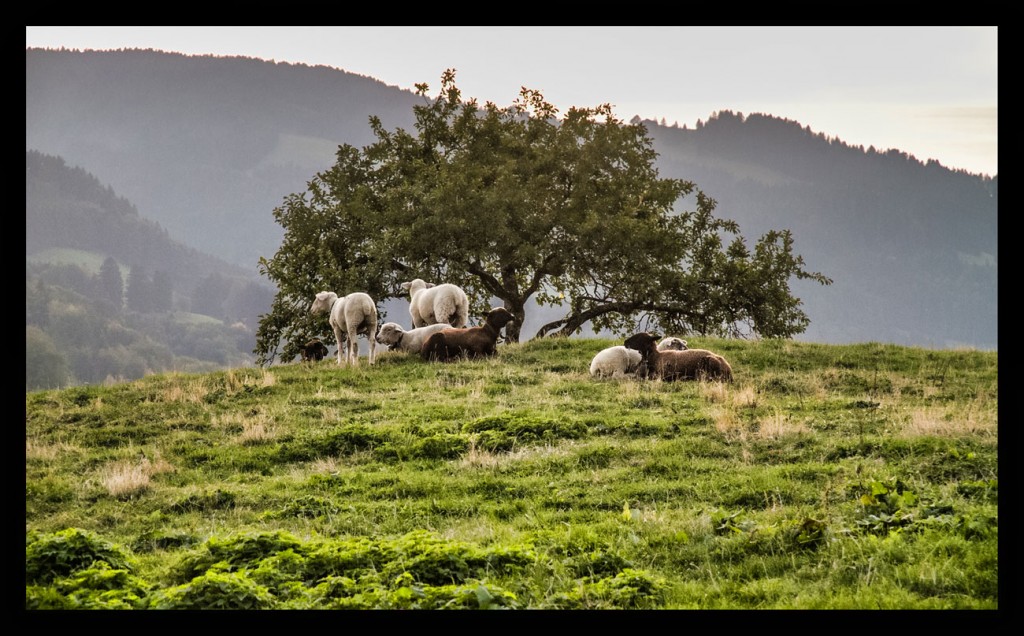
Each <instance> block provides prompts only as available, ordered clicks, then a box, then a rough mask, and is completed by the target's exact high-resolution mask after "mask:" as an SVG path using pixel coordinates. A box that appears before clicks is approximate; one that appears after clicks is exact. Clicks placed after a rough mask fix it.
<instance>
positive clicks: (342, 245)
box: [256, 70, 831, 363]
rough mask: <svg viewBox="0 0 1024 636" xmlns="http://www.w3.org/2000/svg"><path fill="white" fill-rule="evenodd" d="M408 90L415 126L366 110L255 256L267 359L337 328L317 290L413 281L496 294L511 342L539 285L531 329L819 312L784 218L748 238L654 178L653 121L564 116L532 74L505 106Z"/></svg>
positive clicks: (760, 330)
mask: <svg viewBox="0 0 1024 636" xmlns="http://www.w3.org/2000/svg"><path fill="white" fill-rule="evenodd" d="M416 90H417V93H418V94H419V95H420V96H422V97H423V99H424V103H423V104H421V105H418V106H416V107H414V114H415V130H414V131H412V132H410V131H406V130H404V129H397V130H394V131H388V130H385V129H384V127H383V126H382V124H381V122H380V120H379V119H377V118H376V117H371V118H370V126H371V129H372V131H373V133H374V135H375V136H376V139H377V140H376V142H374V143H372V144H370V145H368V146H366V147H364V148H362V149H357V148H355V147H352V146H350V145H342V146H340V147H339V148H338V151H337V155H336V159H337V160H336V162H335V164H334V166H333V167H331V168H330V169H328V170H326V171H324V172H321V173H319V174H317V175H316V176H315V177H314V178H313V179H312V180H311V181H310V182H309V184H308V190H307V191H306V192H303V193H297V194H292V195H289V196H288V197H286V198H285V201H284V203H283V205H282V206H280V207H278V208H277V209H275V210H274V216H275V218H276V219H277V222H278V223H280V224H281V225H282V227H283V228H284V230H285V236H284V240H283V243H282V245H281V247H280V249H279V250H278V252H277V253H276V254H275V255H274V257H273V258H271V259H269V260H268V259H265V258H264V259H260V269H261V272H262V273H264V274H265V275H266V276H268V277H269V278H270V279H271V280H273V281H274V282H275V283H276V285H277V288H278V293H277V296H276V297H275V299H274V302H273V305H272V308H271V312H270V313H269V314H267V315H264V316H263V318H262V320H261V323H260V328H259V332H258V334H257V349H256V353H257V355H258V356H259V359H260V361H261V362H264V363H266V362H269V361H272V360H273V359H274V357H275V355H276V354H277V352H278V349H279V348H280V347H281V346H282V343H283V349H282V350H281V354H282V356H283V357H284V358H285V359H291V358H292V357H293V356H294V355H295V354H296V352H297V349H296V347H297V344H298V343H300V342H301V341H304V339H305V338H306V337H307V336H310V335H321V336H325V337H327V338H330V334H329V332H328V330H327V328H326V321H324V320H323V319H322V317H319V318H317V317H313V316H310V315H309V312H308V307H309V303H310V301H311V300H312V298H313V296H314V295H315V293H316V292H317V291H320V290H331V291H335V292H337V293H338V294H339V295H344V294H346V293H351V292H353V291H365V292H367V293H369V294H370V295H371V296H373V297H374V298H375V299H376V300H378V301H381V300H384V299H386V298H392V297H401V296H403V292H402V290H401V288H400V285H399V284H400V283H401V282H402V281H403V280H410V279H412V278H417V277H418V278H423V279H425V280H428V281H431V282H435V283H441V282H449V283H455V284H458V285H460V286H462V287H463V288H464V289H465V290H466V292H467V293H468V294H469V296H470V299H471V304H472V305H473V309H474V311H479V312H482V311H484V310H486V309H487V308H488V306H489V305H490V304H491V301H492V299H493V298H497V299H499V301H500V302H501V303H502V304H503V305H504V306H505V308H507V309H508V310H509V311H511V312H512V313H513V315H515V316H516V319H517V322H516V323H515V324H513V325H510V326H509V327H507V328H506V333H507V336H508V337H509V339H510V340H513V341H517V340H518V339H519V328H520V326H521V325H522V323H523V319H524V317H525V315H526V307H527V301H529V300H530V299H531V298H532V299H534V300H535V301H536V302H538V303H540V304H546V305H551V306H558V307H563V308H564V309H565V315H564V316H563V317H562V318H560V319H559V320H556V321H553V322H551V323H549V324H547V325H544V326H543V327H542V328H541V329H540V331H539V332H538V334H537V335H538V336H544V335H548V334H552V333H557V334H560V335H569V334H573V333H578V332H579V331H580V329H581V328H582V327H583V325H585V324H587V323H591V324H592V325H593V326H594V327H595V328H597V329H610V330H612V331H614V332H616V333H621V334H625V333H627V332H629V331H631V330H635V329H637V328H638V327H639V326H641V325H642V326H644V327H648V328H661V329H665V330H669V331H672V332H673V333H680V334H688V333H700V334H728V335H759V336H765V337H788V336H791V335H794V334H796V333H800V332H802V331H803V330H804V329H806V327H807V325H808V324H809V320H808V318H807V316H806V315H805V314H804V313H803V312H802V311H801V310H800V305H801V302H800V300H799V299H797V298H794V297H793V296H792V295H791V293H790V290H789V281H790V280H791V279H792V278H793V277H797V278H811V279H814V280H816V281H818V282H820V283H822V284H829V283H831V281H830V280H829V279H828V278H826V277H825V276H823V275H821V274H819V273H815V272H809V271H807V270H806V269H805V268H804V262H803V259H802V258H801V257H800V256H798V255H796V254H794V253H793V237H792V235H791V234H790V232H789V231H788V230H783V231H772V232H769V233H767V234H766V235H764V236H763V237H762V238H761V240H760V241H759V242H758V243H757V245H756V246H755V248H754V250H753V251H752V252H751V250H750V249H748V247H747V246H746V243H745V241H744V239H743V238H742V236H740V235H739V227H738V226H737V224H736V223H734V222H732V221H729V220H725V219H719V218H716V217H715V216H714V208H715V202H714V200H712V199H711V198H710V197H707V196H706V195H705V194H704V193H703V192H701V191H700V190H699V189H697V187H696V186H695V184H693V183H692V182H689V181H684V180H679V179H666V178H661V177H659V176H658V172H657V170H656V169H655V167H654V162H655V159H656V156H657V155H656V153H655V151H654V149H653V144H652V140H651V139H650V138H649V137H648V136H647V130H646V128H644V126H643V125H642V124H626V123H624V122H622V121H621V120H619V119H617V118H616V117H615V116H614V115H613V114H612V110H611V107H610V106H609V105H607V104H605V105H601V106H597V107H595V108H571V109H569V111H568V112H567V113H565V115H564V116H563V117H559V116H558V111H557V109H555V108H554V106H552V105H551V104H550V103H548V102H546V101H545V100H544V98H543V96H542V95H541V94H540V93H539V92H537V91H534V90H529V89H526V88H524V89H522V91H521V92H520V97H519V99H517V100H516V101H515V102H514V103H513V104H512V105H511V106H508V107H505V108H499V107H498V106H496V105H494V104H493V103H490V102H488V103H486V104H484V105H483V106H481V105H479V104H478V103H477V101H476V100H474V99H463V97H462V94H461V92H460V91H459V89H458V88H457V87H456V84H455V73H454V71H452V70H449V71H446V72H445V73H444V75H443V76H442V79H441V90H440V93H439V94H438V96H437V97H436V98H430V97H429V96H428V86H427V85H426V84H418V85H417V86H416ZM681 204H688V205H692V206H693V209H692V210H685V209H677V207H678V206H680V205H681ZM728 235H734V236H733V238H732V239H731V240H729V241H726V238H727V237H728Z"/></svg>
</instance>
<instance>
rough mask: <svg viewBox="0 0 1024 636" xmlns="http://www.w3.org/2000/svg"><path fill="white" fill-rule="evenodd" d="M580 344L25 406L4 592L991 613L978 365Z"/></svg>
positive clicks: (316, 369) (33, 603) (948, 357)
mask: <svg viewBox="0 0 1024 636" xmlns="http://www.w3.org/2000/svg"><path fill="white" fill-rule="evenodd" d="M688 340H690V345H691V346H692V347H695V348H696V347H706V348H710V349H712V350H715V351H718V352H720V353H722V354H723V355H725V356H726V357H727V358H728V359H729V361H730V362H731V363H732V366H733V370H734V372H735V376H736V381H735V382H734V383H732V384H725V385H723V384H718V383H707V382H683V383H675V384H670V383H663V382H658V381H654V382H651V381H637V380H631V379H630V380H597V379H593V378H591V377H590V376H589V375H588V373H587V369H588V366H589V362H590V359H591V358H592V356H593V355H594V354H595V353H596V352H597V351H599V350H600V349H602V348H604V347H606V346H611V345H613V344H618V343H617V342H615V341H610V340H599V339H578V340H577V339H574V340H563V339H558V340H545V341H536V342H529V343H525V344H514V345H506V346H504V347H500V348H499V355H498V356H497V357H496V358H494V359H491V360H485V361H474V362H462V363H454V364H448V365H440V364H427V363H424V362H422V361H420V360H419V359H417V358H412V357H408V356H406V355H405V354H400V353H397V352H388V353H385V354H384V355H382V356H381V357H380V359H379V361H378V364H377V365H375V366H373V367H370V366H368V365H366V363H365V358H363V359H362V364H361V365H360V366H358V367H354V368H339V367H338V366H337V365H336V364H335V363H334V362H333V361H330V360H328V361H324V362H322V363H318V364H310V363H294V364H284V365H276V366H271V367H268V368H264V369H255V368H244V369H234V370H227V371H222V372H215V373H209V374H163V375H153V376H148V377H146V378H143V379H141V380H137V381H133V382H128V383H123V384H119V385H115V386H109V387H101V386H87V387H76V388H71V389H66V390H62V391H42V392H32V393H27V394H26V399H25V403H26V534H27V536H26V576H27V581H26V582H27V590H26V606H27V607H30V608H55V607H69V608H70V607H108V608H125V609H127V608H213V607H220V608H236V609H255V608H324V609H329V608H392V609H396V608H478V607H510V608H557V609H568V608H607V609H618V608H656V609H662V608H692V609H713V608H717V609H726V608H728V609H740V608H761V609H770V608H817V609H826V608H827V609H834V608H872V609H876V608H890V609H896V608H902V609H909V608H915V609H948V608H976V609H997V608H998V594H997V592H998V590H997V588H998V581H999V569H998V504H997V500H998V465H997V457H998V434H997V410H998V387H997V384H998V383H997V379H998V373H997V363H998V360H997V354H996V353H995V352H983V351H975V350H944V351H937V350H928V349H921V348H909V347H900V346H894V345H882V344H875V343H868V344H858V345H817V344H810V343H799V342H792V341H762V342H748V341H732V340H714V339H699V338H688Z"/></svg>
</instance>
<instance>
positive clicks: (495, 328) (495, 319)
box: [420, 307, 515, 362]
mask: <svg viewBox="0 0 1024 636" xmlns="http://www.w3.org/2000/svg"><path fill="white" fill-rule="evenodd" d="M514 321H515V316H513V315H512V312H510V311H509V310H507V309H505V308H504V307H495V308H494V309H492V310H491V311H489V312H488V313H487V317H486V319H485V320H484V324H483V325H481V326H479V327H467V328H464V329H454V328H452V329H443V330H441V331H438V332H437V333H435V334H433V335H431V336H430V337H429V338H427V339H426V341H425V342H424V343H423V347H422V348H421V349H420V355H421V356H422V357H423V359H424V360H427V361H430V360H440V361H442V362H444V361H447V360H455V359H458V358H461V357H463V356H465V357H467V358H480V357H484V356H492V355H494V353H495V344H496V343H497V342H498V334H499V333H500V332H501V329H502V328H503V327H504V326H505V325H507V324H508V323H510V322H514Z"/></svg>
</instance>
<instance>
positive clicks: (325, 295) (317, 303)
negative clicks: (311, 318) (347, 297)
mask: <svg viewBox="0 0 1024 636" xmlns="http://www.w3.org/2000/svg"><path fill="white" fill-rule="evenodd" d="M337 299H338V295H337V294H335V293H334V292H328V291H322V292H318V293H317V295H316V298H315V299H314V300H313V304H312V306H310V308H309V311H310V313H313V314H320V313H325V312H328V311H330V310H331V306H332V305H333V304H334V301H335V300H337Z"/></svg>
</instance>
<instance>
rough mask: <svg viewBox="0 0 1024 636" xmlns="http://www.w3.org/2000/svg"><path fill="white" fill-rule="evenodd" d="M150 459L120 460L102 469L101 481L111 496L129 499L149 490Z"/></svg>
mask: <svg viewBox="0 0 1024 636" xmlns="http://www.w3.org/2000/svg"><path fill="white" fill-rule="evenodd" d="M149 482H150V473H149V461H148V460H143V461H141V462H131V461H124V460H123V461H118V462H114V463H113V464H108V465H107V466H105V467H104V468H103V469H102V470H101V471H100V483H101V484H102V485H103V487H104V488H105V489H106V491H107V493H108V494H110V496H111V497H115V498H117V499H129V498H131V497H134V496H135V495H141V494H142V493H144V492H146V491H147V490H149Z"/></svg>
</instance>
